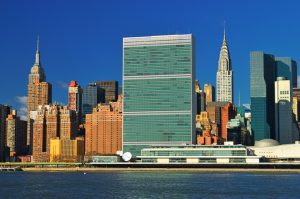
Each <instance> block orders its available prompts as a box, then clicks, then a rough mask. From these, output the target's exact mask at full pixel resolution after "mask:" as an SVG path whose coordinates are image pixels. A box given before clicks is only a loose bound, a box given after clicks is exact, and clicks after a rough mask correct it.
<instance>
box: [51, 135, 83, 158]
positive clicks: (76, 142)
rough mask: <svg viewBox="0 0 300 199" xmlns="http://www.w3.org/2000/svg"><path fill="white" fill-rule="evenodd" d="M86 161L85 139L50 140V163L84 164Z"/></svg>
mask: <svg viewBox="0 0 300 199" xmlns="http://www.w3.org/2000/svg"><path fill="white" fill-rule="evenodd" d="M83 160H84V138H83V137H77V138H75V139H60V138H58V137H57V138H51V139H50V162H82V161H83Z"/></svg>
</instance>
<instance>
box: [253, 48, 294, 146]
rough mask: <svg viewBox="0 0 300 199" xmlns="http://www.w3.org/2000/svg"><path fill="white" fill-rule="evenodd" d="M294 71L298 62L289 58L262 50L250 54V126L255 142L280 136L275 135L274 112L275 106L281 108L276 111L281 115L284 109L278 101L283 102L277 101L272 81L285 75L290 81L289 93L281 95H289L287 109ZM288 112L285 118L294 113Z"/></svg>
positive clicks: (291, 91) (291, 94) (276, 121)
mask: <svg viewBox="0 0 300 199" xmlns="http://www.w3.org/2000/svg"><path fill="white" fill-rule="evenodd" d="M296 72H297V63H296V62H295V61H294V60H292V59H291V58H289V57H275V56H274V55H270V54H265V53H264V52H261V51H254V52H251V53H250V95H251V127H252V134H253V136H254V140H255V141H258V140H262V139H276V140H277V139H279V137H278V136H276V131H277V130H278V128H277V127H276V126H277V125H278V120H277V119H278V117H280V116H279V115H277V114H276V112H275V107H276V108H280V109H281V110H282V111H279V112H277V113H278V114H279V113H282V114H284V112H285V111H283V106H278V105H279V104H281V105H283V103H279V104H276V99H275V97H278V96H279V95H276V93H275V91H276V89H275V81H276V79H277V77H284V78H286V80H289V81H290V88H289V89H288V90H289V93H288V94H284V96H286V95H289V104H290V107H289V108H288V107H287V106H286V108H288V109H291V108H292V104H291V99H292V97H293V87H294V86H297V81H296V79H297V78H296V77H297V75H296ZM277 86H278V85H277ZM279 94H280V93H279ZM275 95H276V96H275ZM276 110H277V109H276ZM278 110H279V109H278ZM286 111H287V110H286ZM289 112H290V113H289V114H291V116H288V118H291V117H292V118H294V117H293V115H292V114H293V113H292V112H291V111H289ZM276 115H277V116H276ZM275 117H277V118H275ZM289 124H290V122H289ZM293 126H294V125H293ZM276 128H277V130H276ZM293 128H294V127H293ZM278 141H279V140H278Z"/></svg>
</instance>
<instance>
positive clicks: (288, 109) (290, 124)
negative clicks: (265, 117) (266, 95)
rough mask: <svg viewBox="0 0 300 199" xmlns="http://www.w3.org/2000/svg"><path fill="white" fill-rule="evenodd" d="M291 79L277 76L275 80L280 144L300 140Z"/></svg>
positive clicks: (277, 133) (276, 125) (276, 135)
mask: <svg viewBox="0 0 300 199" xmlns="http://www.w3.org/2000/svg"><path fill="white" fill-rule="evenodd" d="M290 89H291V85H290V80H287V78H285V77H277V80H276V81H275V138H276V140H277V141H278V142H279V143H280V144H291V143H294V142H295V141H297V140H299V131H298V127H297V124H296V123H295V120H294V116H293V111H292V100H291V90H290Z"/></svg>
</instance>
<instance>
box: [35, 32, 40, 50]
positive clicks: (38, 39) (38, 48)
mask: <svg viewBox="0 0 300 199" xmlns="http://www.w3.org/2000/svg"><path fill="white" fill-rule="evenodd" d="M39 50H40V35H38V36H37V41H36V51H37V52H39Z"/></svg>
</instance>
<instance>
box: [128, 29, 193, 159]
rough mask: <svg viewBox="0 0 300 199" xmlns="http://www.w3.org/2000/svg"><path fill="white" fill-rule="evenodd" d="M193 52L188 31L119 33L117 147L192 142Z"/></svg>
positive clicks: (134, 151)
mask: <svg viewBox="0 0 300 199" xmlns="http://www.w3.org/2000/svg"><path fill="white" fill-rule="evenodd" d="M194 53H195V52H194V39H193V37H192V35H191V34H187V35H165V36H149V37H131V38H123V97H124V98H123V100H124V101H123V152H131V153H132V154H133V155H134V156H137V155H139V154H140V151H141V149H142V148H145V147H149V146H151V145H170V144H173V145H176V144H192V143H195V141H196V135H195V113H196V101H195V100H196V99H195V60H194V58H195V57H194Z"/></svg>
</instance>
